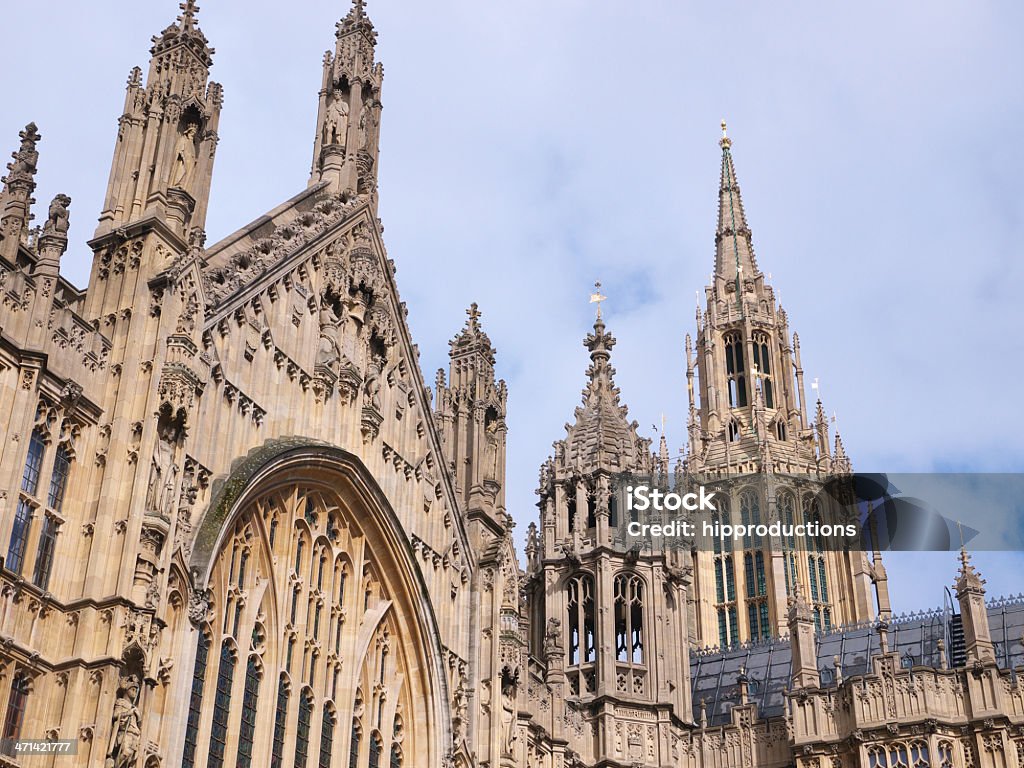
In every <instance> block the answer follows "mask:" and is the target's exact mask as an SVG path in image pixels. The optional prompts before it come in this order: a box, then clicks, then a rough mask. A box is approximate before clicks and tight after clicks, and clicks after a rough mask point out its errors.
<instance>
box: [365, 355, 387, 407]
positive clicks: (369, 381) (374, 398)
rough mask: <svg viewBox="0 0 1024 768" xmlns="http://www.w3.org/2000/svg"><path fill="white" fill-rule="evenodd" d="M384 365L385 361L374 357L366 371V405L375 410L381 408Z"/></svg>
mask: <svg viewBox="0 0 1024 768" xmlns="http://www.w3.org/2000/svg"><path fill="white" fill-rule="evenodd" d="M383 367H384V361H383V360H380V359H379V358H374V360H373V361H371V362H370V365H369V367H368V370H367V372H366V383H365V384H364V385H363V386H364V387H365V390H366V405H368V406H369V407H371V408H373V409H374V410H375V411H380V409H381V399H380V372H381V369H383Z"/></svg>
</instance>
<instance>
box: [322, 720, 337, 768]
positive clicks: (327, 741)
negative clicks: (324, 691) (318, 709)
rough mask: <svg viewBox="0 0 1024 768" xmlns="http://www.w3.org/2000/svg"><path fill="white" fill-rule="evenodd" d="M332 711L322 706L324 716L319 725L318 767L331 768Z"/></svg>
mask: <svg viewBox="0 0 1024 768" xmlns="http://www.w3.org/2000/svg"><path fill="white" fill-rule="evenodd" d="M336 721H337V720H336V718H335V716H334V713H333V712H332V711H331V710H330V709H329V708H328V707H324V718H323V722H322V723H321V725H320V760H319V761H318V763H317V765H318V768H331V753H332V751H333V750H334V725H335V723H336Z"/></svg>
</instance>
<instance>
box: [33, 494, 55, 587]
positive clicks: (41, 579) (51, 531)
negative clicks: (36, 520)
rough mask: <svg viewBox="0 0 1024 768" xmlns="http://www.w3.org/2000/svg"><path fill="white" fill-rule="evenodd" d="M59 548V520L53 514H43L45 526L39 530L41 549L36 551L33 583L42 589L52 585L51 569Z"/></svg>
mask: <svg viewBox="0 0 1024 768" xmlns="http://www.w3.org/2000/svg"><path fill="white" fill-rule="evenodd" d="M56 548H57V521H56V520H55V519H54V518H53V516H52V515H50V514H49V513H46V514H44V515H43V527H42V530H40V531H39V549H38V550H37V551H36V565H35V571H34V572H33V574H32V581H33V583H34V584H35V585H36V586H37V587H39V588H40V589H43V590H45V589H47V588H48V587H49V586H50V571H51V570H52V569H53V552H54V550H55V549H56Z"/></svg>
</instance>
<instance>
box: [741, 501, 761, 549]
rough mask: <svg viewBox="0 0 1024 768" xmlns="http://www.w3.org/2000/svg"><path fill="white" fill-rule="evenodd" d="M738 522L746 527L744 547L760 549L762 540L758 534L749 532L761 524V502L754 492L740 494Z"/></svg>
mask: <svg viewBox="0 0 1024 768" xmlns="http://www.w3.org/2000/svg"><path fill="white" fill-rule="evenodd" d="M740 522H741V523H742V524H743V525H744V526H748V528H747V532H746V534H745V535H744V537H743V546H744V547H748V548H749V547H751V546H754V547H760V546H761V545H762V543H763V542H762V540H761V536H760V534H758V533H756V532H753V533H752V532H751V530H750V529H751V528H753V527H755V526H758V525H760V524H761V502H760V501H759V500H758V497H757V493H755V492H754V491H744V492H743V493H741V494H740Z"/></svg>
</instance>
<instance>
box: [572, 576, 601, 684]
mask: <svg viewBox="0 0 1024 768" xmlns="http://www.w3.org/2000/svg"><path fill="white" fill-rule="evenodd" d="M568 598H569V599H568V604H569V658H568V662H569V665H570V666H573V667H575V666H579V665H580V664H587V663H590V662H593V661H594V660H595V659H596V657H597V651H596V648H597V639H596V636H595V635H596V620H595V614H594V579H593V578H592V577H591V576H590V575H588V574H585V573H581V574H577V575H576V576H574V577H572V578H571V579H570V580H569V594H568Z"/></svg>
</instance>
